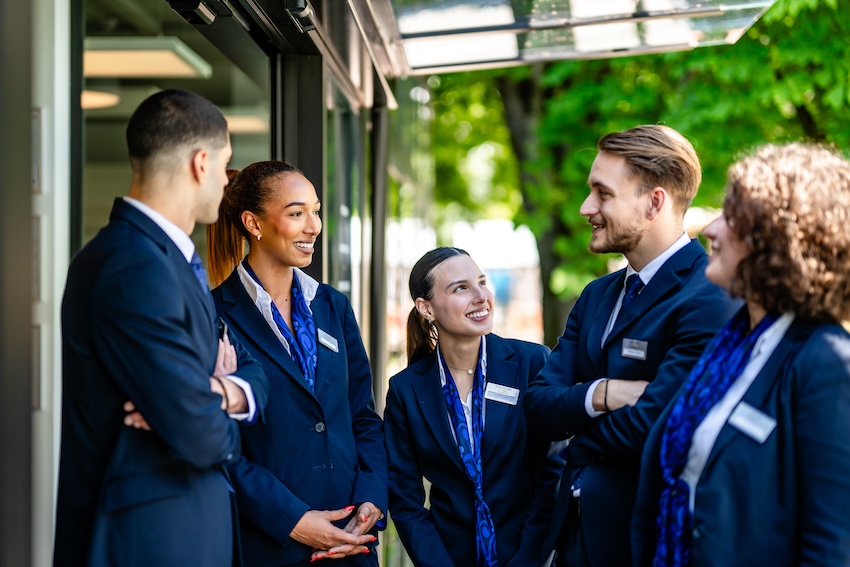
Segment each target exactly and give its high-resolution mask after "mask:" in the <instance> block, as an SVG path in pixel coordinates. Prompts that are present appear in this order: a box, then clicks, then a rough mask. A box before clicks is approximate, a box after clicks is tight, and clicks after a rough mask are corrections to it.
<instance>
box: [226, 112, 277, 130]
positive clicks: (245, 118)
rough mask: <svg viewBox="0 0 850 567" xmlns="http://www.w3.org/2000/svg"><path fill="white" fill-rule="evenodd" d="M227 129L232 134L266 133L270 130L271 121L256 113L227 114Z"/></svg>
mask: <svg viewBox="0 0 850 567" xmlns="http://www.w3.org/2000/svg"><path fill="white" fill-rule="evenodd" d="M224 119H225V120H227V130H228V131H229V132H230V133H231V134H266V133H268V131H269V121H268V119H267V118H262V117H260V116H256V115H249V114H239V115H235V114H225V115H224Z"/></svg>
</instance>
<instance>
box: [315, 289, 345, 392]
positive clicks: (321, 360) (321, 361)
mask: <svg viewBox="0 0 850 567" xmlns="http://www.w3.org/2000/svg"><path fill="white" fill-rule="evenodd" d="M310 310H311V311H312V312H313V321H315V323H316V334H317V336H316V349H317V354H318V361H317V362H316V383H315V385H314V386H315V391H316V397H317V398H318V397H319V394H321V392H322V389H323V388H324V387H325V384H326V383H327V381H328V380H327V376H328V370H329V369H330V368H335V367H337V365H338V360H339V356H340V355H339V352H334V351H332V350H331V349H329V348H328V347H326V346H324V345H322V344H321V343H320V342H319V337H318V332H319V330H322V331H324V332H326V333H329V332H330V330H331V329H334V328H337V327H338V326H337V325H331V321H330V309H329V308H328V303H327V301H325V298H324V297H323V295H322V292H321V291H319V293H318V295H316V297H315V298H314V299H313V301H312V302H311V303H310ZM340 328H341V327H340ZM334 338H335V339H336V340H337V345H339V344H340V343H341V341H342V340H343V337H334ZM337 348H339V346H337Z"/></svg>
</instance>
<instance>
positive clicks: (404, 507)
mask: <svg viewBox="0 0 850 567" xmlns="http://www.w3.org/2000/svg"><path fill="white" fill-rule="evenodd" d="M384 424H385V427H386V442H387V452H388V453H389V456H390V459H389V462H390V468H389V486H390V515H391V517H392V520H393V523H394V524H395V528H396V531H398V535H399V538H401V542H402V543H403V544H404V548H405V550H406V551H407V554H408V555H409V556H410V558H411V559H412V560H413V563H414V564H415V565H416V566H417V567H450V566H452V565H454V562H453V561H452V559H451V557H450V556H449V552H448V551H447V550H446V547H445V545H443V541H442V539H440V535H439V534H438V533H437V529H436V528H435V527H434V523H433V521H431V513H430V511H429V510H428V509H427V508H425V487H424V486H423V484H422V471H421V469H420V467H419V463H418V462H417V460H416V456H415V455H416V449H415V448H414V444H413V433H414V432H412V431H411V430H410V424H409V422H408V419H407V409H406V407H405V405H404V402H403V401H402V399H401V396H400V395H399V392H398V391H397V388H396V384H395V381H394V380H390V388H389V392H387V406H386V409H385V411H384Z"/></svg>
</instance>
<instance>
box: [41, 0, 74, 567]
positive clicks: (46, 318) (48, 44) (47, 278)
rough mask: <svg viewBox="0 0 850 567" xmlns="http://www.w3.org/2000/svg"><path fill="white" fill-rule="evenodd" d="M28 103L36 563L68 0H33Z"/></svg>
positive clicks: (64, 141) (47, 420) (64, 220)
mask: <svg viewBox="0 0 850 567" xmlns="http://www.w3.org/2000/svg"><path fill="white" fill-rule="evenodd" d="M32 6H33V108H34V113H37V114H38V115H39V117H40V128H39V129H38V130H37V132H38V135H37V136H36V138H37V144H36V145H34V149H35V150H37V154H38V155H39V157H40V159H39V161H38V163H39V165H40V167H39V171H38V174H39V180H40V181H39V183H38V185H39V189H40V192H37V193H34V195H33V216H34V222H35V224H34V226H35V227H36V228H35V232H34V237H35V240H36V247H35V248H34V251H35V253H36V254H37V274H38V283H39V286H40V290H41V294H40V298H38V299H37V300H36V301H35V303H34V305H33V324H34V327H33V329H34V332H33V336H34V341H36V339H35V337H36V336H37V337H38V339H37V342H34V344H33V349H34V357H37V367H38V368H39V376H38V379H37V380H38V381H37V385H36V388H37V391H36V397H35V400H34V402H35V403H34V407H33V414H32V427H33V479H32V482H33V486H32V489H33V505H32V513H33V529H32V533H33V542H32V549H33V554H32V557H33V562H32V564H33V566H36V567H42V566H44V567H47V566H49V565H50V564H51V561H52V557H53V524H54V510H55V501H56V478H57V467H58V462H59V426H60V406H61V404H60V400H61V360H62V356H61V341H60V328H59V307H60V303H61V298H62V291H63V289H64V286H65V273H66V271H67V266H68V261H69V252H68V249H69V243H68V237H69V230H70V228H69V227H70V181H69V179H70V171H71V170H70V139H71V132H70V100H69V97H68V92H69V90H70V88H69V87H70V58H69V56H68V52H69V48H70V29H71V24H70V10H69V7H70V2H66V1H62V0H34V1H33V5H32Z"/></svg>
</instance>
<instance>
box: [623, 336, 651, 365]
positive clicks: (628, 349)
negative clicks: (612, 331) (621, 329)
mask: <svg viewBox="0 0 850 567" xmlns="http://www.w3.org/2000/svg"><path fill="white" fill-rule="evenodd" d="M648 347H649V343H647V342H646V341H639V340H637V339H623V350H622V352H621V353H620V354H621V355H622V356H623V358H631V359H634V360H646V350H647V348H648Z"/></svg>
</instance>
